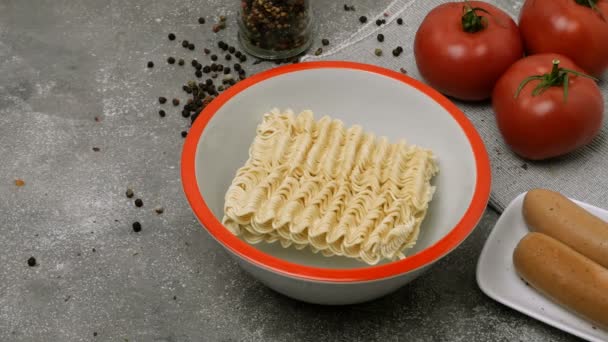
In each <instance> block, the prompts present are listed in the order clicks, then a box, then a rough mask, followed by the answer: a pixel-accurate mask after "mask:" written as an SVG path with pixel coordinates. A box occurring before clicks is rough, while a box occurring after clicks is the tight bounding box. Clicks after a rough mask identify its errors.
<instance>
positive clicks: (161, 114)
mask: <svg viewBox="0 0 608 342" xmlns="http://www.w3.org/2000/svg"><path fill="white" fill-rule="evenodd" d="M158 115H160V117H161V118H164V117H165V115H167V113H165V111H164V110H162V109H161V110H159V111H158ZM131 197H132V196H131Z"/></svg>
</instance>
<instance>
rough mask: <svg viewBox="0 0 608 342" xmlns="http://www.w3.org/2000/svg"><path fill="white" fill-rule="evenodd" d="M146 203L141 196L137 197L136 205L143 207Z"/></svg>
mask: <svg viewBox="0 0 608 342" xmlns="http://www.w3.org/2000/svg"><path fill="white" fill-rule="evenodd" d="M143 205H144V201H142V200H141V198H137V199H135V206H136V207H138V208H141V207H142V206H143Z"/></svg>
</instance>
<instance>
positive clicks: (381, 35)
mask: <svg viewBox="0 0 608 342" xmlns="http://www.w3.org/2000/svg"><path fill="white" fill-rule="evenodd" d="M378 41H379V42H380V43H382V42H383V41H384V35H383V34H382V33H379V34H378Z"/></svg>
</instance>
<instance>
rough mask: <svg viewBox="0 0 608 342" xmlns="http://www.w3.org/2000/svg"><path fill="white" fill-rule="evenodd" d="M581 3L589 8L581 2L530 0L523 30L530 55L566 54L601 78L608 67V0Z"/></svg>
mask: <svg viewBox="0 0 608 342" xmlns="http://www.w3.org/2000/svg"><path fill="white" fill-rule="evenodd" d="M578 2H584V3H586V4H587V6H584V5H579V4H578V3H577V0H527V1H526V3H525V4H524V5H523V7H522V9H521V14H520V17H519V29H520V30H521V34H522V37H523V40H524V45H525V47H526V51H527V52H528V53H529V54H535V53H559V54H562V55H566V56H568V57H570V58H571V59H572V60H573V61H574V63H576V64H577V65H578V66H580V67H581V68H583V70H585V71H586V72H588V73H590V74H591V75H594V76H598V77H599V76H601V74H602V72H603V71H604V70H606V68H608V0H599V1H598V0H578ZM589 3H592V4H593V3H595V5H594V6H595V7H596V8H595V9H592V8H591V7H588V4H589Z"/></svg>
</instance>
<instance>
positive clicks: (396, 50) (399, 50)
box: [393, 46, 403, 57]
mask: <svg viewBox="0 0 608 342" xmlns="http://www.w3.org/2000/svg"><path fill="white" fill-rule="evenodd" d="M402 52H403V48H402V47H401V46H397V47H396V48H395V49H394V50H393V56H395V57H398V56H399V55H401V53H402Z"/></svg>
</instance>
